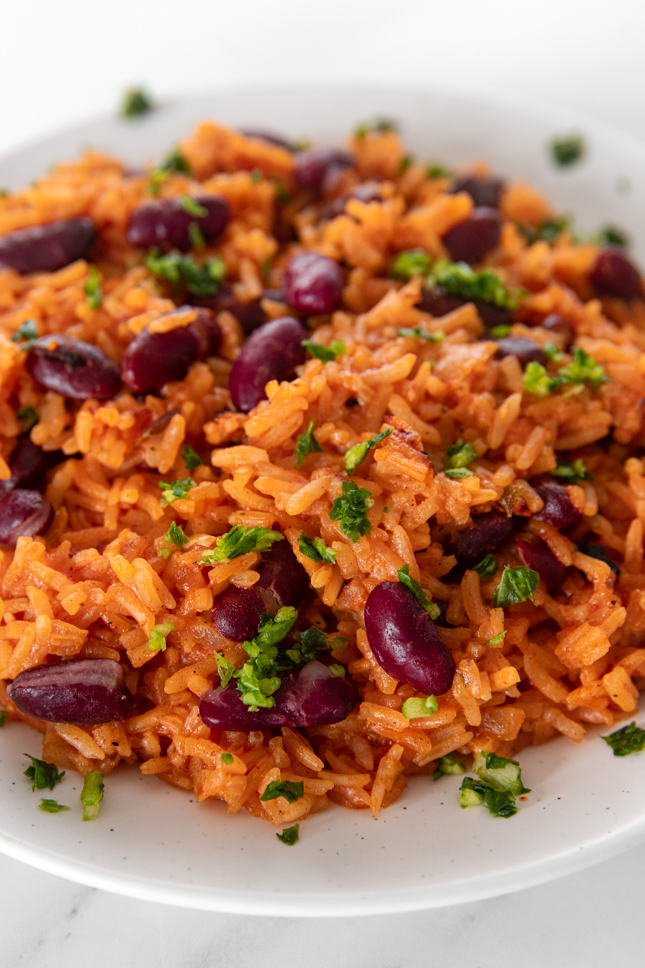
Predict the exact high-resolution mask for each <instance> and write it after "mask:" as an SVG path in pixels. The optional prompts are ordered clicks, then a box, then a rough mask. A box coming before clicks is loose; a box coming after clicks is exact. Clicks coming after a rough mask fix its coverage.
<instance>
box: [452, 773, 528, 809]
mask: <svg viewBox="0 0 645 968" xmlns="http://www.w3.org/2000/svg"><path fill="white" fill-rule="evenodd" d="M459 789H460V790H461V791H462V793H461V796H460V797H457V803H458V804H459V806H460V807H461V808H462V809H464V810H465V809H466V808H467V807H479V806H481V805H482V804H483V805H484V806H485V807H486V808H487V809H488V812H489V813H490V814H492V816H493V817H504V818H508V817H513V816H514V815H515V814H516V813H517V804H516V803H515V797H514V796H513V794H512V793H500V792H498V791H497V790H493V789H492V788H491V787H489V786H487V785H486V784H485V783H482V782H481V781H478V780H473V778H472V777H470V776H465V777H464V779H463V781H462V784H461V787H460V788H459Z"/></svg>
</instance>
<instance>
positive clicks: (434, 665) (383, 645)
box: [365, 581, 455, 695]
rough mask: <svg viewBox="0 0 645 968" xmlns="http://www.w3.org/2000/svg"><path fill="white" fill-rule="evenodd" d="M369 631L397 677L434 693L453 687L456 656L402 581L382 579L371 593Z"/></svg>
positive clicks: (367, 607) (391, 673) (376, 653)
mask: <svg viewBox="0 0 645 968" xmlns="http://www.w3.org/2000/svg"><path fill="white" fill-rule="evenodd" d="M365 631H366V633H367V639H368V642H369V645H370V648H371V650H372V652H373V653H374V658H375V659H376V661H377V662H378V664H379V665H380V666H381V667H382V668H383V669H384V670H385V672H387V674H388V675H389V676H392V678H393V679H398V681H399V682H406V683H407V684H408V685H410V686H413V687H414V688H415V689H418V690H419V691H420V692H425V693H428V694H433V695H441V694H442V693H444V692H447V691H448V690H449V689H450V687H451V685H452V677H453V674H454V671H455V663H454V661H453V658H452V656H451V654H450V652H449V651H448V649H447V648H446V646H445V645H444V643H443V641H442V640H441V637H440V636H439V633H438V632H437V630H436V628H435V626H434V622H433V621H432V619H431V618H430V616H429V615H428V613H427V612H426V610H425V608H424V607H423V606H422V605H421V603H420V602H418V601H417V599H416V598H415V597H414V595H413V594H412V592H411V591H410V590H409V589H408V588H406V586H405V585H403V584H402V583H401V582H395V581H384V582H381V584H380V585H377V586H376V588H373V589H372V591H371V592H370V593H369V595H368V596H367V602H366V603H365Z"/></svg>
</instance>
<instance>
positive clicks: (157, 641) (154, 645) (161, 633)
mask: <svg viewBox="0 0 645 968" xmlns="http://www.w3.org/2000/svg"><path fill="white" fill-rule="evenodd" d="M174 627H175V626H174V625H173V623H172V622H160V623H159V625H155V627H154V628H153V630H152V632H151V633H150V638H149V639H148V644H147V646H146V649H145V651H146V652H148V651H150V652H165V651H166V636H167V635H170V633H171V632H172V631H173V629H174Z"/></svg>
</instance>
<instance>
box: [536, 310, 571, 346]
mask: <svg viewBox="0 0 645 968" xmlns="http://www.w3.org/2000/svg"><path fill="white" fill-rule="evenodd" d="M540 326H541V327H542V329H546V330H547V332H549V333H557V334H558V335H559V336H562V337H563V339H564V348H565V350H568V349H569V347H570V345H571V343H572V342H573V337H574V336H575V330H574V328H573V323H571V322H570V321H569V320H568V319H565V318H564V316H559V315H558V314H557V313H550V314H549V315H548V316H546V317H545V318H544V319H543V320H542V322H541V323H540Z"/></svg>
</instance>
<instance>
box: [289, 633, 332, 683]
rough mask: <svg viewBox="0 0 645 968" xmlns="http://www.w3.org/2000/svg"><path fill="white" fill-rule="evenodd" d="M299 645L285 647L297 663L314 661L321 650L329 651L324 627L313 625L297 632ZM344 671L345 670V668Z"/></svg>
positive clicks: (296, 636)
mask: <svg viewBox="0 0 645 968" xmlns="http://www.w3.org/2000/svg"><path fill="white" fill-rule="evenodd" d="M294 638H295V640H296V643H297V647H296V648H293V649H285V654H286V655H287V656H288V657H289V658H290V659H291V661H292V662H293V663H294V664H295V665H299V664H300V663H305V662H313V661H314V659H317V658H318V653H319V652H327V651H329V642H328V641H327V636H326V635H325V633H324V632H323V631H322V629H319V628H317V627H316V626H315V625H312V626H311V627H310V628H308V629H305V631H304V632H297V633H296V634H295V636H294ZM343 672H344V670H343Z"/></svg>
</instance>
